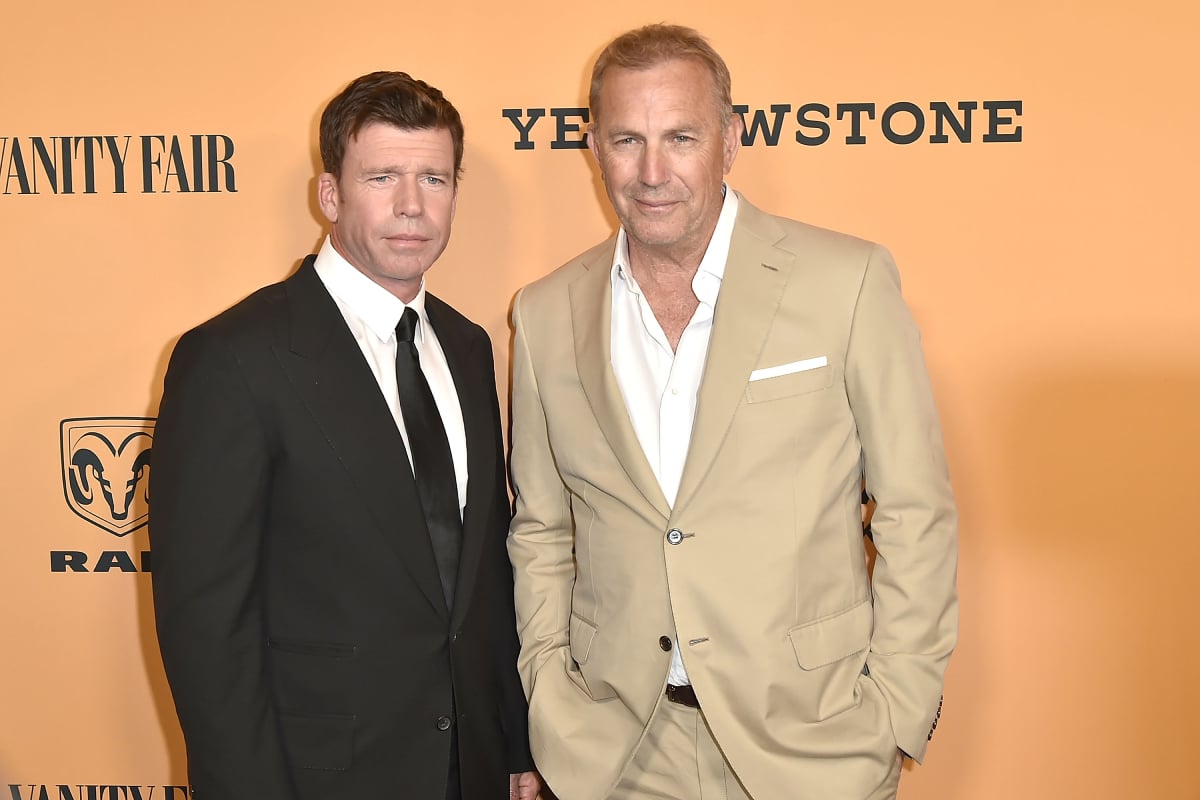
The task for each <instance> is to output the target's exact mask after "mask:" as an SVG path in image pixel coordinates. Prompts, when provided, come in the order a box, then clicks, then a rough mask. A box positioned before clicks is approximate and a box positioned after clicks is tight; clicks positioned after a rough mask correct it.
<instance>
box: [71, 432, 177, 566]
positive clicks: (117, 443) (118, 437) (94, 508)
mask: <svg viewBox="0 0 1200 800" xmlns="http://www.w3.org/2000/svg"><path fill="white" fill-rule="evenodd" d="M154 423H155V419H154V418H153V417H77V418H73V419H64V420H63V421H62V422H61V424H60V426H59V452H60V461H61V462H62V482H63V496H64V497H65V498H66V501H67V507H68V508H69V509H71V511H72V512H73V513H74V514H75V515H76V516H78V517H79V518H80V519H82V520H84V521H85V522H87V523H88V524H90V525H92V526H94V527H95V528H99V529H100V530H101V531H104V533H105V534H109V535H111V536H114V537H119V538H121V537H126V536H128V535H129V534H131V533H133V532H134V531H136V530H138V529H139V528H144V527H145V526H146V524H147V523H148V522H149V521H150V457H151V453H152V452H153V446H154ZM104 538H107V537H104ZM108 541H112V540H111V539H110V540H108ZM135 555H136V556H137V561H136V562H135V561H134V556H135ZM50 571H51V572H149V571H150V551H149V550H143V551H141V552H139V553H130V552H129V551H128V550H101V551H99V552H95V551H92V552H88V551H84V550H51V551H50Z"/></svg>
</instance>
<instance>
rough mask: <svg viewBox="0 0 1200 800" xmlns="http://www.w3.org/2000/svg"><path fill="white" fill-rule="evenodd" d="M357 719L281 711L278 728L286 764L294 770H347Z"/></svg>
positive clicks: (350, 760)
mask: <svg viewBox="0 0 1200 800" xmlns="http://www.w3.org/2000/svg"><path fill="white" fill-rule="evenodd" d="M356 721H357V720H356V718H355V717H354V715H352V714H304V713H299V712H287V711H283V712H280V714H279V727H280V729H281V730H282V731H283V744H284V749H285V750H286V751H287V756H288V761H289V763H291V765H292V766H293V767H295V768H296V769H316V770H326V771H331V772H342V771H344V770H347V769H350V765H351V764H352V763H353V761H354V728H355V725H356Z"/></svg>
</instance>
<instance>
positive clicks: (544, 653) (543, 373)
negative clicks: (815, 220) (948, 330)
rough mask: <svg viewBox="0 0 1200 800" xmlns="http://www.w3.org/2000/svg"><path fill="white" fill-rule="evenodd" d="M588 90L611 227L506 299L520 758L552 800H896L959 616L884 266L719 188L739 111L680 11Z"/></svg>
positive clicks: (618, 55) (935, 475)
mask: <svg viewBox="0 0 1200 800" xmlns="http://www.w3.org/2000/svg"><path fill="white" fill-rule="evenodd" d="M590 102H591V110H592V125H591V129H590V131H589V144H590V147H591V150H592V153H593V154H594V155H595V157H596V160H597V162H598V163H599V166H600V170H601V173H602V175H603V178H604V182H605V185H606V187H607V191H608V195H609V198H610V200H611V201H612V203H613V207H614V209H615V210H616V213H617V216H618V217H619V218H620V220H621V229H620V231H619V232H618V233H617V236H616V237H615V238H613V239H610V240H608V241H606V242H604V243H603V244H600V245H598V246H597V247H594V248H592V249H591V250H589V251H587V252H586V253H584V254H583V255H581V256H579V257H578V258H576V259H574V260H572V261H570V262H569V263H567V264H566V265H564V266H563V267H561V268H560V269H558V270H556V271H555V272H553V273H552V274H550V275H548V276H547V277H545V278H543V279H541V280H539V281H537V282H536V283H534V284H532V285H530V286H528V287H526V288H525V289H524V290H522V292H521V294H519V295H518V297H517V300H516V302H515V304H514V307H513V324H514V327H515V329H516V340H515V352H514V356H513V412H512V416H513V435H512V447H513V450H512V474H513V481H514V485H515V488H516V492H517V503H516V517H515V519H514V520H513V524H512V529H511V535H510V537H509V554H510V556H511V558H512V561H513V564H514V566H515V569H516V602H517V617H518V627H519V630H520V634H521V657H520V670H521V675H522V679H523V681H524V685H525V691H526V693H527V694H528V695H529V701H530V705H529V713H530V740H531V744H532V749H533V753H534V758H535V761H536V763H537V766H538V768H539V769H540V770H541V771H542V773H543V775H544V777H545V779H546V782H547V783H548V785H549V786H550V788H551V789H553V790H554V792H556V793H557V795H558V796H559V798H560V800H600V799H601V798H615V799H616V800H625V798H646V797H653V798H672V800H674V799H675V798H680V799H686V800H693V799H695V800H699V799H700V798H704V800H708V798H710V797H721V798H725V797H729V798H745V797H748V798H754V800H868V799H869V800H882V799H883V798H892V797H894V796H895V793H896V786H897V784H898V782H899V778H900V769H901V763H902V759H903V756H904V755H908V756H910V757H912V758H913V759H916V760H920V759H921V758H922V757H923V756H924V753H925V745H926V740H927V739H928V737H929V736H930V735H931V733H932V729H933V727H934V725H935V722H936V718H937V714H938V712H939V709H940V698H941V691H942V677H943V673H944V671H945V668H946V663H947V660H948V659H949V656H950V652H951V650H952V649H953V647H954V643H955V638H956V630H957V600H956V594H955V564H956V546H955V528H956V515H955V510H954V502H953V497H952V494H951V490H950V484H949V480H948V478H947V470H946V464H945V459H944V456H943V452H942V441H941V434H940V432H939V426H938V421H937V415H936V412H935V409H934V402H933V397H932V394H931V392H930V387H929V380H928V378H927V376H926V371H925V366H924V362H923V358H922V355H921V348H920V342H919V336H918V333H917V329H916V327H915V326H914V324H913V321H912V319H911V317H910V315H909V312H908V310H907V308H906V307H905V304H904V301H903V300H902V298H901V295H900V285H899V278H898V276H897V273H896V268H895V266H894V264H893V262H892V259H891V257H890V255H889V254H888V253H887V251H885V250H884V249H883V248H881V247H879V246H877V245H874V244H872V243H870V242H865V241H862V240H859V239H855V238H852V237H849V236H844V235H842V234H838V233H833V232H830V231H826V230H821V229H818V228H814V227H811V226H809V225H805V224H803V223H799V222H794V221H791V220H787V219H782V218H780V217H775V216H771V215H769V214H766V213H764V212H762V211H759V210H758V209H756V208H754V206H752V205H751V204H750V202H749V201H748V200H747V199H746V198H744V197H742V196H740V195H739V194H738V193H736V192H735V191H733V190H732V189H730V188H727V187H726V186H725V183H724V177H725V175H726V174H728V172H729V170H730V168H731V166H732V165H733V161H734V157H735V156H736V154H737V151H738V146H739V144H740V137H741V133H742V121H741V119H740V118H739V117H738V116H737V115H734V114H733V113H732V103H731V99H730V80H729V72H728V70H727V68H726V67H725V64H724V62H723V61H722V60H721V58H720V56H718V55H717V54H716V52H714V51H713V50H712V48H711V47H710V46H709V45H708V44H707V42H706V41H705V40H704V39H703V38H701V37H700V36H699V35H698V34H696V33H695V32H694V31H691V30H689V29H686V28H678V27H674V26H666V25H656V26H650V27H648V28H643V29H640V30H636V31H631V32H629V33H627V34H625V35H623V36H621V37H619V38H618V39H616V40H615V41H613V42H612V43H611V44H610V45H609V46H608V48H607V49H606V50H605V51H604V52H603V53H602V54H601V55H600V57H599V59H598V60H597V62H596V65H595V68H594V70H593V74H592V86H591V97H590ZM864 479H865V482H866V485H867V487H868V489H869V491H870V493H871V495H872V496H873V497H874V498H875V500H876V503H877V507H876V509H875V512H874V516H873V519H872V528H873V530H874V542H875V547H876V549H877V551H878V557H877V560H876V562H875V566H874V572H873V575H870V574H869V573H868V569H867V560H866V558H865V557H864V555H865V550H864V540H863V535H862V525H861V518H860V515H859V514H860V507H859V501H860V491H861V486H862V482H863V480H864Z"/></svg>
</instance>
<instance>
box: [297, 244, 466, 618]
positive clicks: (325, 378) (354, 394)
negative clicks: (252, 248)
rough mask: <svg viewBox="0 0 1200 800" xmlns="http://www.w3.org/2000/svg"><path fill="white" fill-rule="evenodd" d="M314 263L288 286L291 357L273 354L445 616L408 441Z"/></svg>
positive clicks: (381, 527) (386, 533)
mask: <svg viewBox="0 0 1200 800" xmlns="http://www.w3.org/2000/svg"><path fill="white" fill-rule="evenodd" d="M314 260H315V257H314V256H309V257H308V258H307V259H305V261H304V264H303V265H301V267H300V270H299V271H298V272H297V273H296V274H295V275H294V276H292V277H291V278H289V279H288V280H287V282H286V283H285V288H286V291H287V300H288V312H289V315H290V320H289V324H290V330H289V341H288V347H287V349H286V350H285V349H284V348H282V347H277V348H276V349H277V355H278V357H279V359H280V363H281V364H282V365H283V368H284V371H285V372H286V373H287V375H288V376H289V378H290V379H291V381H292V383H293V385H294V386H295V389H296V392H297V394H298V395H299V396H300V398H301V399H302V400H303V402H304V403H305V405H306V406H307V407H308V409H309V411H310V412H311V413H312V417H313V420H314V421H315V422H316V424H317V425H318V426H319V427H320V428H321V430H322V431H323V432H324V434H325V439H326V441H327V442H328V443H329V447H330V448H331V449H332V450H333V452H334V454H335V456H336V457H337V459H338V460H339V461H340V462H341V464H342V466H343V467H344V468H345V469H346V471H347V472H348V473H349V474H350V477H351V479H352V480H353V482H354V484H355V485H356V486H357V487H358V489H359V492H360V495H361V497H362V501H363V504H364V505H365V506H366V507H367V508H368V509H369V510H370V512H371V515H372V516H373V517H374V518H375V520H376V522H377V523H378V528H377V531H378V533H379V535H381V536H382V537H383V538H384V539H385V540H386V541H387V543H388V544H389V545H390V546H392V547H393V548H394V549H395V550H396V553H397V555H399V557H400V561H401V562H402V563H403V564H404V567H405V569H406V570H407V571H408V572H409V573H410V574H411V575H412V578H413V580H414V581H415V583H416V584H417V586H419V587H420V589H421V591H422V592H423V593H424V594H425V596H426V597H427V598H428V599H429V602H430V604H431V605H433V606H434V607H435V608H436V609H438V610H439V612H440V613H441V614H442V615H443V616H448V614H447V609H446V601H445V598H444V597H443V595H442V586H441V583H440V581H439V580H438V571H437V563H436V562H435V560H434V556H433V546H432V545H431V544H430V541H429V533H428V532H427V531H426V529H425V520H424V517H423V515H422V514H421V505H420V500H419V499H418V497H417V489H416V481H415V480H414V479H413V474H412V467H411V466H410V465H409V463H408V456H407V453H406V452H405V449H404V440H403V439H402V438H401V436H400V431H399V430H397V428H396V422H395V420H394V419H393V418H392V414H391V411H390V409H389V408H388V406H387V403H386V402H385V401H384V399H383V397H382V396H381V394H380V392H379V384H378V382H376V380H375V376H374V374H372V372H371V368H370V367H369V366H367V363H366V361H365V360H364V359H363V356H362V350H361V349H360V348H359V346H358V343H357V342H355V341H354V336H353V334H351V333H350V330H349V328H347V327H346V321H345V319H344V318H343V317H342V313H341V311H340V310H339V309H338V307H337V304H336V303H335V302H334V300H333V298H332V297H330V296H329V293H328V291H326V289H325V285H324V284H323V283H322V282H321V279H320V278H319V277H318V276H317V273H316V271H315V270H314V269H313V262H314Z"/></svg>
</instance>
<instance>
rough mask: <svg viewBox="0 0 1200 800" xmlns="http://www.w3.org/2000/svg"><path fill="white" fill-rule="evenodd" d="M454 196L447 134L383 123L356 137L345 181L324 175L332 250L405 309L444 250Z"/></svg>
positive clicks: (321, 190) (322, 192)
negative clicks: (422, 279)
mask: <svg viewBox="0 0 1200 800" xmlns="http://www.w3.org/2000/svg"><path fill="white" fill-rule="evenodd" d="M457 195H458V187H457V186H456V184H455V176H454V141H453V139H452V138H451V136H450V131H448V130H446V129H445V128H427V129H422V130H411V131H410V130H401V129H400V128H396V127H394V126H392V125H388V124H385V123H380V122H372V123H368V124H367V125H364V126H363V127H362V129H361V130H359V132H358V135H357V136H353V137H351V139H350V141H349V142H347V143H346V154H345V156H344V158H343V159H342V176H341V178H335V177H334V176H333V175H332V174H330V173H328V172H326V173H322V175H321V177H320V179H319V180H318V189H317V196H318V200H319V201H320V205H321V210H322V211H323V212H324V213H325V216H326V217H327V218H328V219H329V221H330V222H332V223H333V230H332V232H331V234H330V238H331V239H332V241H333V246H334V247H335V248H336V249H337V251H338V252H339V253H341V255H342V257H343V258H345V259H346V260H347V261H349V262H350V263H351V264H352V265H354V267H356V268H357V269H358V270H359V271H360V272H362V273H363V274H364V275H366V276H367V277H368V278H370V279H371V280H373V281H375V282H376V283H378V284H379V285H380V286H382V287H383V288H385V289H387V290H388V291H390V292H391V293H392V294H394V295H396V296H397V297H399V298H400V299H401V300H403V301H404V302H406V303H407V302H409V301H410V300H412V299H413V298H414V297H416V295H417V291H418V290H419V289H420V288H421V276H423V275H424V274H425V271H426V270H427V269H429V268H430V267H431V266H433V262H434V261H436V260H437V258H438V256H440V255H441V254H442V251H443V250H445V249H446V242H447V241H449V239H450V224H451V222H452V221H453V220H454V205H455V200H456V199H457Z"/></svg>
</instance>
